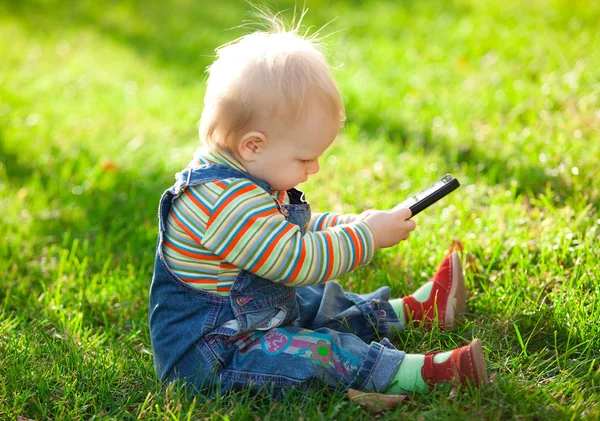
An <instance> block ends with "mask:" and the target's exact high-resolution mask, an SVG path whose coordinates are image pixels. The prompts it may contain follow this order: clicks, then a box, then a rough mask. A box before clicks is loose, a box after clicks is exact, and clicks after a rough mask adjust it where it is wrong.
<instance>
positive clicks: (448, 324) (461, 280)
mask: <svg viewBox="0 0 600 421" xmlns="http://www.w3.org/2000/svg"><path fill="white" fill-rule="evenodd" d="M466 295H467V293H466V288H465V276H464V274H463V268H462V263H461V262H460V255H459V254H458V252H457V251H456V250H455V251H453V252H452V286H451V287H450V294H449V295H448V303H447V304H446V317H444V325H443V328H444V330H452V329H456V315H460V314H463V313H464V312H465V310H466V308H467V304H466Z"/></svg>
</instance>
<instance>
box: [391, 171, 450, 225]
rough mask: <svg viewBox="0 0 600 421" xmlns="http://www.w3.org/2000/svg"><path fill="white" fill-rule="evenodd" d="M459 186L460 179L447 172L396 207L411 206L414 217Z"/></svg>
mask: <svg viewBox="0 0 600 421" xmlns="http://www.w3.org/2000/svg"><path fill="white" fill-rule="evenodd" d="M458 186H460V183H459V182H458V180H457V179H456V178H455V177H454V176H453V175H450V174H446V175H445V176H443V177H442V178H440V179H439V180H438V181H436V182H435V183H432V184H431V185H430V186H429V187H427V188H426V189H423V190H421V191H420V192H419V193H417V194H413V195H412V196H410V197H409V198H408V199H406V200H405V201H404V202H402V203H400V204H399V205H397V206H395V207H396V208H409V209H410V210H411V212H412V216H411V218H412V217H413V216H415V215H416V214H418V213H419V212H421V211H422V210H423V209H426V208H428V207H429V206H431V205H433V204H434V203H435V202H437V201H438V200H440V199H441V198H442V197H444V196H446V195H447V194H448V193H450V192H453V191H454V190H456V189H457V188H458ZM409 219H410V218H409Z"/></svg>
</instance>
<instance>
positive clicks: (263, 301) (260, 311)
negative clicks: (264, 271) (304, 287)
mask: <svg viewBox="0 0 600 421" xmlns="http://www.w3.org/2000/svg"><path fill="white" fill-rule="evenodd" d="M229 297H230V300H231V307H232V309H233V312H234V314H235V318H236V320H237V322H238V325H239V329H240V333H241V332H245V331H251V330H257V329H259V330H262V329H271V328H274V327H277V326H286V325H290V324H292V323H293V322H294V321H295V320H296V319H297V318H298V302H297V301H296V288H293V287H288V286H285V285H282V284H277V283H274V282H272V281H270V280H268V279H265V278H262V277H260V276H258V275H255V274H253V273H251V272H248V271H242V272H241V273H240V274H239V275H238V277H237V278H236V280H235V282H234V285H233V287H232V288H231V291H230V294H229Z"/></svg>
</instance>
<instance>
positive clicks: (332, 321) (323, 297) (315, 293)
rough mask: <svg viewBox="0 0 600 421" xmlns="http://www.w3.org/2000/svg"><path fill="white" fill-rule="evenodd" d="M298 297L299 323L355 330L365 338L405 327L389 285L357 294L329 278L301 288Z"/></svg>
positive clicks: (297, 293) (369, 338) (355, 332)
mask: <svg viewBox="0 0 600 421" xmlns="http://www.w3.org/2000/svg"><path fill="white" fill-rule="evenodd" d="M296 298H297V301H298V306H299V307H300V311H299V318H298V320H297V326H299V327H303V328H306V329H310V330H317V329H320V328H328V329H332V330H335V331H338V332H346V333H352V334H354V335H356V336H358V337H359V338H361V339H362V340H363V341H365V342H370V341H371V340H374V339H380V338H382V337H393V336H394V335H395V334H396V331H397V330H398V329H400V330H402V329H404V327H403V326H402V324H401V323H400V321H399V319H398V316H397V315H396V313H395V311H394V309H393V308H392V306H391V304H390V303H389V298H390V288H389V287H381V288H379V289H377V290H376V291H374V292H372V293H370V294H354V293H351V292H347V291H344V289H343V288H342V287H341V286H340V284H338V283H337V282H334V281H329V282H325V283H323V284H320V285H316V286H311V287H300V288H297V289H296Z"/></svg>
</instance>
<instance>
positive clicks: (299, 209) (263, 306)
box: [149, 165, 405, 395]
mask: <svg viewBox="0 0 600 421" xmlns="http://www.w3.org/2000/svg"><path fill="white" fill-rule="evenodd" d="M228 177H244V178H248V179H251V180H252V181H253V182H255V183H256V184H257V185H259V186H260V187H262V188H263V189H265V191H267V192H270V191H271V188H270V186H269V185H267V184H266V183H265V182H264V181H261V180H257V179H254V178H252V177H251V176H249V175H248V174H245V173H241V172H239V171H237V170H234V169H232V168H229V167H226V166H224V165H208V166H204V167H202V168H199V169H194V170H185V171H183V172H182V173H179V174H178V175H177V177H176V183H175V185H174V186H173V187H171V188H170V189H169V190H167V191H166V192H165V193H164V194H163V196H162V198H161V202H160V206H159V236H158V244H157V248H156V259H155V264H154V273H153V278H152V285H151V287H150V312H149V322H150V337H151V342H152V350H153V356H154V364H155V368H156V372H157V375H158V376H159V378H161V379H162V380H166V381H174V380H184V381H185V382H186V383H188V384H189V385H190V386H192V388H193V389H194V390H196V391H199V390H206V391H207V393H208V394H209V395H213V394H214V393H216V391H217V390H219V391H220V392H221V393H225V392H227V391H230V390H235V389H240V388H243V389H247V388H252V389H257V388H261V387H263V386H267V387H269V388H270V389H271V390H273V391H274V392H275V393H280V392H282V391H285V390H287V389H289V388H299V389H307V388H309V387H310V386H311V385H313V384H315V383H316V384H321V385H322V384H326V385H328V386H330V387H331V388H342V389H346V388H353V389H359V390H364V391H381V390H383V389H385V388H386V387H387V386H388V385H389V384H390V381H391V380H392V379H393V377H394V375H395V374H396V372H397V370H398V368H399V366H400V363H401V362H402V359H403V357H404V355H405V354H404V352H403V351H399V350H397V349H396V348H395V347H394V346H393V345H392V344H391V343H390V342H389V340H387V339H386V338H385V336H389V335H393V334H394V333H395V331H396V329H403V326H402V325H401V324H400V322H399V320H398V317H397V315H396V313H395V312H394V310H393V309H392V306H391V305H390V304H389V294H390V289H389V288H388V287H381V288H379V289H378V290H376V291H374V292H372V293H370V294H364V295H358V294H353V293H350V292H346V291H344V290H343V289H342V287H341V286H340V285H339V284H337V283H336V282H334V281H329V282H326V283H323V284H320V285H317V286H311V287H300V288H293V287H288V286H285V285H282V284H277V283H274V282H271V281H270V280H268V279H264V278H261V277H259V276H257V275H255V274H253V273H250V272H248V271H242V272H241V273H240V274H239V276H238V277H237V278H236V280H235V281H234V283H233V286H232V288H231V292H230V295H229V296H221V295H217V294H214V293H211V292H209V291H205V290H202V289H197V288H194V287H192V286H190V285H188V284H186V283H185V282H184V281H182V280H181V279H179V278H178V277H177V276H176V275H175V274H174V273H173V272H172V271H171V270H170V269H169V267H168V265H167V263H166V261H165V258H164V255H163V251H162V246H163V239H164V233H165V230H166V227H165V222H166V219H167V215H168V212H169V210H170V207H171V203H172V202H173V200H175V199H176V198H177V197H178V195H179V194H181V193H182V192H183V191H184V190H185V188H187V187H188V186H191V185H197V184H201V183H205V182H209V181H212V180H219V179H224V178H228ZM288 195H289V197H290V199H291V203H290V204H289V205H282V207H285V208H286V209H285V212H282V214H284V215H286V218H288V220H289V221H290V222H292V223H294V224H296V225H298V226H299V227H300V228H301V230H304V229H305V227H306V226H307V222H308V221H309V220H310V206H309V204H308V203H307V202H306V201H305V200H304V195H303V193H302V192H300V191H298V190H296V189H293V190H290V191H288ZM302 232H303V234H304V231H302ZM272 320H275V321H276V322H274V324H272V325H271V321H272ZM231 321H235V324H234V326H231V325H230V324H229V323H230V322H231ZM265 321H267V322H268V324H266V325H265ZM381 337H383V339H381V340H380V341H375V340H374V339H376V338H381Z"/></svg>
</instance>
